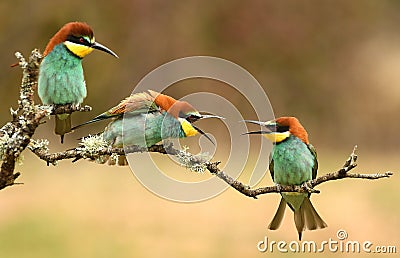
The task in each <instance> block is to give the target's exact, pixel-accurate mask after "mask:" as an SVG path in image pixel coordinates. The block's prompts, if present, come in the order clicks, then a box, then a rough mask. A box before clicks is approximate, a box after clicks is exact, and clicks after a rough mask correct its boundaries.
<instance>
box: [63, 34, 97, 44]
mask: <svg viewBox="0 0 400 258" xmlns="http://www.w3.org/2000/svg"><path fill="white" fill-rule="evenodd" d="M67 41H70V42H73V43H76V44H79V45H84V46H91V45H92V43H90V42H88V41H87V40H86V38H84V37H82V36H80V37H78V36H74V35H68V37H67Z"/></svg>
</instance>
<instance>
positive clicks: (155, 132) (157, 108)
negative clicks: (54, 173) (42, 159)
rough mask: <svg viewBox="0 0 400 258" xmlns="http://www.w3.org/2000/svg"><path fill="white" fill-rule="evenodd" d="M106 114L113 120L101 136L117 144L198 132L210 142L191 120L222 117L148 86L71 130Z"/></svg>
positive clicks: (151, 141) (143, 144)
mask: <svg viewBox="0 0 400 258" xmlns="http://www.w3.org/2000/svg"><path fill="white" fill-rule="evenodd" d="M109 118H113V120H112V121H111V122H110V123H109V124H108V125H107V127H106V128H105V129H104V131H103V132H102V136H103V140H104V141H106V142H107V143H108V144H109V145H110V146H112V147H118V148H122V147H123V146H124V144H125V146H129V145H138V146H141V147H150V146H153V145H154V144H156V143H158V142H160V141H162V140H163V139H168V138H184V137H189V136H194V135H196V134H198V133H200V134H202V135H204V136H205V137H206V138H207V139H209V140H210V141H211V142H213V141H212V140H211V139H210V138H209V136H208V135H207V134H205V133H204V132H203V131H202V130H201V129H199V128H198V127H196V126H195V125H193V123H194V122H195V121H197V120H199V119H204V118H219V119H223V118H222V117H220V116H214V115H202V114H200V113H199V112H198V111H197V110H196V109H195V108H194V107H193V106H192V105H191V104H189V103H188V102H186V101H179V100H176V99H174V98H172V97H170V96H167V95H164V94H160V93H158V92H155V91H152V90H148V91H147V92H143V93H136V94H133V95H131V96H129V97H127V98H126V99H124V100H122V101H121V102H120V103H119V104H118V105H117V106H115V107H113V108H111V109H109V110H108V111H106V112H104V113H102V114H100V115H98V116H96V117H95V118H93V119H92V120H90V121H88V122H86V123H83V124H80V125H78V126H75V127H73V128H72V130H74V129H76V128H78V127H81V126H83V125H87V124H90V123H94V122H97V121H101V120H104V119H109ZM123 137H124V138H123Z"/></svg>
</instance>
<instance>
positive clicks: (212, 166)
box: [29, 143, 393, 198]
mask: <svg viewBox="0 0 400 258" xmlns="http://www.w3.org/2000/svg"><path fill="white" fill-rule="evenodd" d="M29 148H30V149H31V151H32V152H33V153H35V154H36V155H37V156H38V157H39V158H40V159H43V160H45V161H46V162H47V164H54V165H55V164H56V163H55V162H56V161H59V160H64V159H74V161H76V160H78V159H82V158H85V159H91V160H95V159H97V158H99V157H101V156H104V155H108V156H111V155H113V154H117V155H125V154H128V153H136V152H157V153H161V154H169V155H174V156H181V155H185V156H186V158H185V159H186V160H187V159H189V160H190V161H189V162H190V165H187V164H183V165H184V166H186V167H189V168H191V167H193V166H196V165H197V166H201V167H202V166H204V167H205V169H207V170H208V171H209V172H210V173H211V174H213V175H215V176H217V177H218V178H220V179H222V180H223V181H225V182H226V183H227V184H228V185H230V186H231V187H232V188H234V189H236V190H237V191H239V192H240V193H242V194H244V195H246V196H248V197H253V198H257V196H258V195H261V194H267V193H280V192H299V193H305V192H309V193H319V192H320V191H319V190H316V189H314V187H315V186H317V185H319V184H322V183H324V182H328V181H332V180H338V179H343V178H360V179H370V180H373V179H380V178H386V177H390V176H391V175H393V173H392V172H385V173H383V174H356V173H348V172H349V171H350V170H352V169H354V168H355V167H356V166H357V163H356V161H357V155H356V153H355V152H356V150H357V146H355V147H354V149H353V151H352V153H351V154H350V156H349V158H348V159H347V160H346V162H345V163H344V165H343V167H342V168H340V169H339V170H338V171H336V172H332V173H328V174H325V175H322V176H320V177H317V178H315V179H313V180H309V181H307V182H305V183H304V184H302V185H301V186H297V185H275V186H266V187H261V188H257V189H251V187H250V186H248V185H245V184H243V183H242V182H240V181H237V180H236V179H234V178H232V177H231V176H229V175H227V174H226V173H225V172H224V171H221V170H220V169H219V168H218V165H219V164H220V162H219V161H217V162H210V161H207V160H204V159H202V158H200V157H198V156H194V155H192V154H190V153H187V152H186V151H184V153H183V151H182V150H177V149H175V148H174V147H173V145H172V143H169V144H168V145H166V146H165V147H164V146H163V145H154V146H151V147H150V148H143V147H138V146H130V147H127V148H125V149H123V148H103V149H98V150H97V151H95V152H92V153H89V152H87V151H85V148H80V147H78V148H74V149H71V150H67V151H63V152H57V153H53V154H49V153H48V150H43V149H40V147H37V148H33V147H29ZM182 153H183V154H182Z"/></svg>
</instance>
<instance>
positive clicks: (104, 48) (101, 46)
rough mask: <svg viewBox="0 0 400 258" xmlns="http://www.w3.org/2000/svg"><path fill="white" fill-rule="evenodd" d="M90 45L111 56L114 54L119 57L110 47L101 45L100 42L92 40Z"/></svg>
mask: <svg viewBox="0 0 400 258" xmlns="http://www.w3.org/2000/svg"><path fill="white" fill-rule="evenodd" d="M91 47H92V48H94V49H97V50H100V51H103V52H106V53H108V54H110V55H112V56H114V57H116V58H119V57H118V56H117V54H115V53H114V52H113V51H112V50H111V49H109V48H107V47H105V46H103V45H102V44H100V43H97V42H94V43H93V44H92V46H91Z"/></svg>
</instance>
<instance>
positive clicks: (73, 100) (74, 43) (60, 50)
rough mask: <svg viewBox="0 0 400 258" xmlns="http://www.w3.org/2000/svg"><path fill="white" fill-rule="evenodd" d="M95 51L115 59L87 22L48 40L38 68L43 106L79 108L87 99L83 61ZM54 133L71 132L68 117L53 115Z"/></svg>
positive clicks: (69, 26)
mask: <svg viewBox="0 0 400 258" xmlns="http://www.w3.org/2000/svg"><path fill="white" fill-rule="evenodd" d="M93 49H98V50H101V51H104V52H106V53H109V54H111V55H113V56H115V57H118V56H117V55H116V54H115V53H114V52H113V51H111V50H110V49H108V48H106V47H105V46H103V45H101V44H100V43H98V42H96V41H95V38H94V34H93V30H92V29H91V28H90V27H89V25H87V24H86V23H82V22H70V23H67V24H65V25H64V26H63V27H62V28H61V29H60V30H59V31H58V32H57V33H56V34H55V35H54V36H53V37H52V38H51V39H50V41H49V43H48V44H47V46H46V49H45V51H44V53H43V56H44V58H43V61H42V63H41V65H40V69H39V79H38V94H39V97H40V99H41V100H42V102H43V104H45V105H65V104H74V105H79V104H81V103H82V102H83V99H84V98H86V83H85V79H84V76H83V68H82V59H83V58H84V57H85V56H86V55H88V54H89V53H91V52H92V51H93ZM55 120H56V122H55V124H56V125H55V133H56V134H58V135H60V136H61V143H62V142H63V139H64V134H66V133H68V132H70V131H71V115H70V114H58V115H56V119H55Z"/></svg>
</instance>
